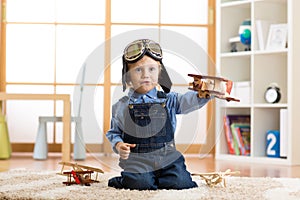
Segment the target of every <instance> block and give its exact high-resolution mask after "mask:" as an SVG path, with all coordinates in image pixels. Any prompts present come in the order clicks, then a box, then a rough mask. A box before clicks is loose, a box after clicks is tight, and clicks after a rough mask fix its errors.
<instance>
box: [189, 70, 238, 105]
mask: <svg viewBox="0 0 300 200" xmlns="http://www.w3.org/2000/svg"><path fill="white" fill-rule="evenodd" d="M188 76H190V77H193V78H194V81H193V82H192V83H190V84H189V86H190V87H189V89H190V90H195V91H197V92H198V97H200V98H210V97H211V96H215V97H217V98H219V99H225V100H227V101H237V102H239V101H240V100H239V99H236V98H234V97H231V96H230V92H231V89H232V85H233V83H232V81H231V80H228V79H226V78H222V77H215V76H203V75H196V74H188Z"/></svg>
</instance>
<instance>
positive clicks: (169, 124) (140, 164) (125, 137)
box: [106, 39, 210, 190]
mask: <svg viewBox="0 0 300 200" xmlns="http://www.w3.org/2000/svg"><path fill="white" fill-rule="evenodd" d="M122 75H123V77H122V83H123V91H125V90H126V88H127V87H129V88H130V89H129V92H128V95H127V96H124V97H123V98H121V99H120V100H119V101H118V102H117V103H116V104H114V105H113V107H112V119H111V129H110V130H109V131H108V132H107V134H106V136H107V138H108V139H109V141H110V142H111V145H112V147H113V150H114V151H115V152H116V153H118V154H119V155H120V162H119V165H120V167H121V168H122V169H123V171H122V172H121V176H118V177H114V178H112V179H110V180H109V182H108V185H109V186H111V187H115V188H125V189H138V190H156V189H187V188H192V187H197V184H196V183H195V182H194V181H192V178H191V175H190V173H189V172H188V171H187V170H186V165H185V159H184V157H183V155H182V154H181V153H180V152H179V151H177V150H176V147H175V142H174V133H175V128H176V114H187V113H189V112H191V111H194V110H196V109H199V108H201V107H202V106H204V105H205V104H206V103H207V102H208V101H209V100H210V99H206V98H198V97H197V92H194V91H189V92H187V93H185V94H183V95H182V94H178V93H175V92H170V89H171V86H172V82H171V80H170V78H169V75H168V73H167V71H166V69H165V67H164V65H163V63H162V50H161V47H160V45H159V44H158V43H156V42H154V41H152V40H148V39H141V40H136V41H133V42H132V43H130V44H128V45H127V47H126V48H125V50H124V55H123V70H122ZM158 85H160V86H161V87H162V89H163V90H164V91H158V90H157V86H158Z"/></svg>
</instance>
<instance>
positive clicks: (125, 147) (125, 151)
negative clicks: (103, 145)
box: [116, 142, 136, 160]
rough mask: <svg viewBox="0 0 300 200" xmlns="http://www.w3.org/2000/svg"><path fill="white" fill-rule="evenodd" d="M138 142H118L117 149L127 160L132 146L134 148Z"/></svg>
mask: <svg viewBox="0 0 300 200" xmlns="http://www.w3.org/2000/svg"><path fill="white" fill-rule="evenodd" d="M135 146H136V144H129V143H124V142H118V143H117V144H116V149H117V150H118V152H119V155H120V157H121V158H122V159H124V160H126V159H127V158H128V157H129V154H130V148H134V147H135Z"/></svg>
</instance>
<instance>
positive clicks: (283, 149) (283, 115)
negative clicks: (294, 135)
mask: <svg viewBox="0 0 300 200" xmlns="http://www.w3.org/2000/svg"><path fill="white" fill-rule="evenodd" d="M287 124H288V111H287V109H280V145H279V146H280V157H281V158H287V152H288V125H287Z"/></svg>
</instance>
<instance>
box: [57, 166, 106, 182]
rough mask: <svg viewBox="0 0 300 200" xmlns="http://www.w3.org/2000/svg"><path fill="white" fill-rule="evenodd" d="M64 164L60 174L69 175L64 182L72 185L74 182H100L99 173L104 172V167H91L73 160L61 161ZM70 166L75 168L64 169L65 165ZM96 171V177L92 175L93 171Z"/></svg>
mask: <svg viewBox="0 0 300 200" xmlns="http://www.w3.org/2000/svg"><path fill="white" fill-rule="evenodd" d="M59 164H60V165H62V168H61V172H60V173H58V174H59V175H63V176H67V181H64V182H63V184H66V185H72V184H80V185H86V186H90V184H91V183H95V182H99V181H98V180H97V179H98V173H102V174H103V173H104V171H103V170H102V169H99V168H95V167H90V166H86V165H79V164H77V163H71V162H60V163H59ZM65 166H69V167H72V168H73V169H72V170H70V171H64V167H65ZM94 172H95V174H96V175H95V178H93V177H92V173H94Z"/></svg>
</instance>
